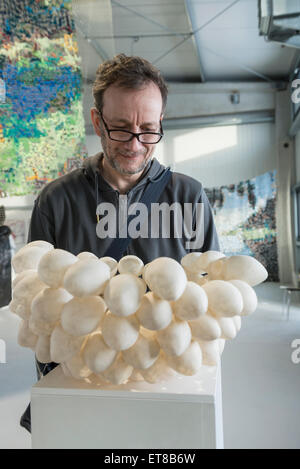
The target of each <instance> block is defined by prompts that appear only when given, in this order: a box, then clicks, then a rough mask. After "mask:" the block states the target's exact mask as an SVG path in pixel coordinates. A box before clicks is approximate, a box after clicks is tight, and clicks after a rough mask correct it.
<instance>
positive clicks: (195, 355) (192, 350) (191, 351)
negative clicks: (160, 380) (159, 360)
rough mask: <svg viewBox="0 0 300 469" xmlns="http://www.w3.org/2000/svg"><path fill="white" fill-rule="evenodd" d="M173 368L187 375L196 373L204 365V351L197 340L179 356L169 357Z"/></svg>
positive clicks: (169, 362) (168, 360) (168, 359)
mask: <svg viewBox="0 0 300 469" xmlns="http://www.w3.org/2000/svg"><path fill="white" fill-rule="evenodd" d="M167 362H168V364H169V366H170V367H171V368H173V369H174V370H176V371H177V372H178V373H181V374H182V375H186V376H192V375H195V374H196V373H197V372H198V371H199V370H200V368H201V366H202V352H201V348H200V346H199V344H198V342H197V341H192V342H191V344H190V345H189V347H188V348H187V349H186V351H185V352H183V354H182V355H180V356H179V357H168V358H167Z"/></svg>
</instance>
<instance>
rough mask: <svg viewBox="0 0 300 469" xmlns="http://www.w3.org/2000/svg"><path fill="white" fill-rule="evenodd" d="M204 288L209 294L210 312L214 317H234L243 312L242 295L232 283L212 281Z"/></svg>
mask: <svg viewBox="0 0 300 469" xmlns="http://www.w3.org/2000/svg"><path fill="white" fill-rule="evenodd" d="M202 288H203V289H204V291H205V293H206V294H207V298H208V305H209V310H210V312H211V313H212V314H213V315H215V316H226V317H232V316H236V315H237V314H240V313H241V312H242V310H243V298H242V295H241V293H240V291H239V290H238V289H237V288H236V287H235V286H234V285H232V284H231V283H229V282H225V281H224V280H211V281H209V282H207V283H206V284H205V285H203V286H202Z"/></svg>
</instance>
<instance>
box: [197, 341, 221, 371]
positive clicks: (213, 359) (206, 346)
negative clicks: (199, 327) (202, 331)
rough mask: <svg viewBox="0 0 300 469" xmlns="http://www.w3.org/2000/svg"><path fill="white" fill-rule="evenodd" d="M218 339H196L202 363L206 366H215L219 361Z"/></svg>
mask: <svg viewBox="0 0 300 469" xmlns="http://www.w3.org/2000/svg"><path fill="white" fill-rule="evenodd" d="M219 340H220V339H217V340H212V341H202V340H198V343H199V345H200V348H201V351H202V364H203V365H207V366H216V365H218V363H219V362H220V345H219Z"/></svg>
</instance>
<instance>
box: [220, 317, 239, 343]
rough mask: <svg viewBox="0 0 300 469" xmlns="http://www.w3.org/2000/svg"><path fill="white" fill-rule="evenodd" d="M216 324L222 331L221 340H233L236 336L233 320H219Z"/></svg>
mask: <svg viewBox="0 0 300 469" xmlns="http://www.w3.org/2000/svg"><path fill="white" fill-rule="evenodd" d="M218 322H219V324H220V327H221V330H222V336H221V338H222V339H225V340H232V339H235V337H236V334H237V328H236V326H235V323H234V320H233V318H225V317H224V318H219V319H218Z"/></svg>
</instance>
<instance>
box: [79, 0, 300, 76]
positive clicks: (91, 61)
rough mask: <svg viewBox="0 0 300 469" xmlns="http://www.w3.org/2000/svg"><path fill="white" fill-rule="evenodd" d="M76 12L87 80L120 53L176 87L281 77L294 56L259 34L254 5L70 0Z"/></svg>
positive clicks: (250, 1) (241, 0)
mask: <svg viewBox="0 0 300 469" xmlns="http://www.w3.org/2000/svg"><path fill="white" fill-rule="evenodd" d="M73 14H74V17H75V23H76V27H77V36H78V41H79V46H80V52H81V56H82V69H83V74H84V77H85V78H86V79H88V80H93V79H94V76H95V71H96V69H97V66H98V65H99V64H100V63H101V62H102V61H103V60H105V59H107V58H109V57H112V56H113V55H114V54H117V53H120V52H124V53H125V54H127V55H141V56H143V57H145V58H146V59H148V60H150V61H151V62H153V63H155V64H157V66H158V67H159V68H160V69H161V71H162V73H163V75H164V76H165V78H166V79H167V80H168V81H180V82H203V81H222V80H226V81H235V80H238V81H241V80H243V81H244V80H248V81H249V80H250V81H252V80H268V79H271V80H279V79H284V78H286V77H287V76H288V75H289V73H290V72H291V70H292V68H293V67H294V65H295V60H296V57H297V56H298V55H299V50H298V49H293V48H289V47H286V46H282V45H281V44H278V43H271V42H266V41H265V39H264V37H262V36H259V30H258V1H257V0H235V1H233V0H73ZM193 33H195V34H193Z"/></svg>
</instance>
